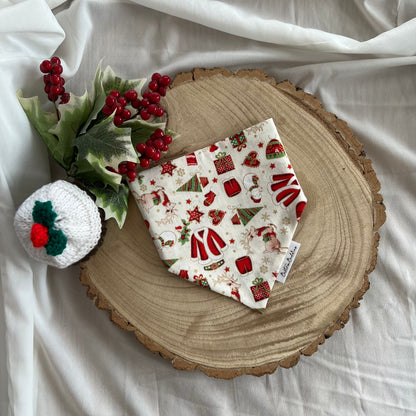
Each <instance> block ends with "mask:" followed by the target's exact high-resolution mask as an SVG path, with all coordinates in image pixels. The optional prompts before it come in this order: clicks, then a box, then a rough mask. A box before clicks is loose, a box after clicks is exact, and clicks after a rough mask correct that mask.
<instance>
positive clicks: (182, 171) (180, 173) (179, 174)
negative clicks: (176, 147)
mask: <svg viewBox="0 0 416 416" xmlns="http://www.w3.org/2000/svg"><path fill="white" fill-rule="evenodd" d="M184 175H185V169H183V168H179V169H178V176H184Z"/></svg>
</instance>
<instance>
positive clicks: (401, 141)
mask: <svg viewBox="0 0 416 416" xmlns="http://www.w3.org/2000/svg"><path fill="white" fill-rule="evenodd" d="M415 17H416V3H415V1H414V0H401V1H397V0H351V1H343V0H333V1H329V0H314V1H308V2H306V1H303V0H296V1H291V2H288V1H284V0H267V1H266V0H263V1H262V2H260V1H250V0H240V1H238V0H228V1H202V0H199V1H197V0H181V1H179V0H171V1H169V0H146V1H144V0H136V1H98V0H97V1H92V0H90V1H73V2H69V1H68V2H64V1H60V0H49V2H47V1H45V0H25V1H12V0H9V1H8V0H2V1H0V74H1V76H0V91H1V95H0V100H1V111H0V140H1V152H0V256H1V257H0V274H1V288H0V290H1V298H0V414H1V415H16V416H28V415H40V416H49V415H102V416H123V415H125V416H132V415H146V416H148V415H149V416H150V415H169V416H170V415H181V416H186V415H213V416H214V415H215V416H217V415H224V416H230V415H247V416H248V415H253V416H255V415H276V414H279V415H280V414H282V415H334V414H336V415H348V416H349V415H377V416H378V415H388V416H391V415H416V376H415V374H416V338H415V336H416V324H415V316H416V308H415V299H416V280H415V270H416V262H415V255H414V244H415V239H414V233H415V231H416V219H415V215H414V212H413V207H415V206H416V190H415V183H416V150H415V141H416V138H415V131H416V121H415V109H416V72H415V64H416V57H415V52H416V42H415V39H416V18H415ZM54 54H57V55H59V56H60V57H61V58H62V60H63V64H64V75H65V78H66V80H67V86H68V88H70V89H71V90H72V91H73V92H75V93H77V94H80V93H82V92H83V90H84V89H85V87H86V86H87V85H88V84H89V81H90V79H91V78H92V77H93V75H94V71H95V68H96V65H97V63H98V61H99V60H100V59H101V58H104V62H103V63H104V65H107V64H109V65H111V66H112V67H113V68H114V70H115V71H116V72H117V73H118V74H120V75H122V76H124V77H126V78H134V77H149V76H150V75H151V74H152V73H153V72H155V71H158V72H163V73H167V74H169V75H172V76H174V75H175V74H176V73H177V72H179V71H189V70H191V69H192V68H193V67H214V66H226V67H228V68H229V69H237V68H262V69H264V70H265V71H266V72H267V73H268V74H269V75H272V76H274V77H275V78H276V79H277V80H284V79H289V80H291V81H292V82H294V83H296V84H297V85H299V86H300V87H302V88H303V89H305V90H306V91H307V92H310V93H312V94H314V95H316V96H317V97H318V98H319V99H320V100H321V101H322V102H323V104H324V106H325V108H326V109H327V110H329V111H331V112H333V113H335V114H336V115H337V116H338V117H340V118H341V119H343V120H346V121H347V122H348V123H349V125H350V126H351V127H352V128H353V130H354V131H355V133H356V134H357V136H358V137H359V139H360V140H361V142H362V143H363V144H364V148H365V150H366V152H367V154H368V156H369V157H370V158H371V159H372V160H373V162H374V168H375V170H376V172H377V175H378V178H379V179H380V181H381V184H382V194H383V197H384V200H385V203H386V206H387V216H388V219H387V223H386V224H385V225H384V226H383V227H382V229H381V245H380V250H379V260H378V264H377V267H376V270H375V271H374V272H373V273H372V274H371V275H370V281H371V289H370V290H369V292H368V293H367V294H366V295H365V297H364V300H363V301H362V306H361V307H360V308H359V309H356V310H353V311H352V313H351V319H350V322H349V323H348V324H347V325H346V327H345V328H344V329H343V330H342V331H338V332H336V333H335V334H334V336H333V337H332V338H330V339H329V340H327V341H326V343H325V344H324V345H322V346H320V348H319V352H318V353H316V354H315V355H313V356H312V357H302V358H301V360H300V362H299V364H298V365H297V366H296V367H294V368H292V369H290V370H286V369H280V368H279V369H278V370H277V371H276V372H275V373H274V374H272V375H267V376H263V377H261V378H255V377H252V376H242V377H239V378H237V379H234V380H232V381H226V380H216V379H210V378H208V377H206V376H205V375H204V374H202V373H200V372H198V371H195V372H181V371H178V370H175V369H173V368H172V367H171V365H170V363H169V361H167V360H164V359H162V358H160V357H158V356H154V355H153V354H151V353H150V352H149V351H147V350H146V349H145V348H144V347H143V346H142V345H141V344H140V343H138V342H137V341H136V339H135V338H134V336H133V334H131V333H127V332H124V331H122V330H120V329H118V328H117V327H115V326H114V325H112V324H111V322H110V321H109V317H108V313H107V312H103V311H100V310H98V309H97V308H96V307H95V306H94V304H93V303H92V302H91V301H90V300H89V299H88V298H87V296H86V289H85V288H84V287H82V286H81V284H80V282H79V280H78V276H79V269H78V268H77V267H72V268H70V269H67V270H64V271H59V270H53V269H51V268H47V267H46V266H44V265H41V264H36V263H34V262H32V261H31V260H29V259H28V258H27V256H26V255H25V252H24V251H23V249H22V248H21V246H20V245H19V243H18V240H17V238H16V235H15V233H14V230H13V226H12V219H13V216H14V212H15V210H16V208H17V207H18V205H19V204H20V203H21V202H22V201H23V200H24V199H25V198H26V197H27V196H28V195H29V194H30V193H32V192H33V191H35V190H36V189H37V188H39V187H40V186H41V185H43V184H45V183H47V182H49V181H50V180H51V170H52V171H53V172H54V174H53V177H54V178H56V177H57V176H59V175H62V173H61V172H59V170H58V169H57V168H56V166H54V165H53V164H51V167H50V166H49V162H48V154H47V151H46V148H45V146H44V145H43V143H42V141H41V139H40V138H39V136H37V134H36V133H35V131H34V130H33V129H32V128H31V126H30V125H29V123H28V121H27V119H26V116H25V114H24V113H23V111H22V110H21V108H20V106H19V104H18V102H17V100H16V98H15V92H16V90H18V89H19V88H22V89H23V91H24V94H25V96H29V95H36V94H37V95H40V96H42V97H43V100H44V101H45V102H46V97H45V96H44V95H42V88H43V87H42V82H41V75H40V73H39V71H38V65H39V63H40V61H42V60H43V59H44V58H48V57H50V56H52V55H54ZM289 278H290V277H289ZM253 353H255V351H253Z"/></svg>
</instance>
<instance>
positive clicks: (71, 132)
mask: <svg viewBox="0 0 416 416" xmlns="http://www.w3.org/2000/svg"><path fill="white" fill-rule="evenodd" d="M70 97H71V98H70V99H69V102H68V103H67V104H61V105H59V113H60V116H61V118H60V120H59V121H58V123H57V124H56V125H55V126H54V127H52V128H51V129H50V130H49V132H50V133H52V134H54V135H55V136H58V139H59V142H58V145H57V148H56V149H55V152H60V153H61V155H62V159H63V161H64V165H65V167H66V169H67V170H68V169H69V167H70V165H71V163H72V162H73V159H74V156H75V155H74V149H73V140H74V139H75V138H76V137H77V136H78V134H79V132H80V129H81V126H82V125H83V124H84V123H85V121H86V120H87V119H88V116H89V114H90V113H91V110H92V107H93V105H92V103H91V101H90V100H89V97H88V92H87V91H85V94H84V95H82V96H81V97H78V96H76V95H74V94H71V95H70Z"/></svg>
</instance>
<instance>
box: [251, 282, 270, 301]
mask: <svg viewBox="0 0 416 416" xmlns="http://www.w3.org/2000/svg"><path fill="white" fill-rule="evenodd" d="M252 283H253V286H250V290H251V293H252V294H253V297H254V300H255V301H256V302H259V301H260V300H263V299H267V298H268V297H269V296H270V286H269V283H268V282H265V281H264V280H263V279H262V278H261V277H256V278H255V279H254V280H253V281H252Z"/></svg>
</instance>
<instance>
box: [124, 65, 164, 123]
mask: <svg viewBox="0 0 416 416" xmlns="http://www.w3.org/2000/svg"><path fill="white" fill-rule="evenodd" d="M170 83H171V80H170V78H169V77H168V76H167V75H163V76H162V75H160V74H158V73H154V74H153V75H152V80H151V81H150V82H149V84H148V89H147V90H146V91H145V92H144V93H143V99H142V100H137V99H136V100H134V101H132V103H131V105H132V106H133V107H134V108H136V109H137V110H138V113H139V114H140V117H141V118H142V119H143V120H149V118H150V117H151V116H156V117H162V116H163V114H164V113H165V110H164V109H163V108H162V107H161V106H160V97H161V96H162V97H164V96H165V95H166V87H168V86H169V85H170Z"/></svg>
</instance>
